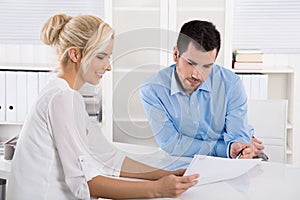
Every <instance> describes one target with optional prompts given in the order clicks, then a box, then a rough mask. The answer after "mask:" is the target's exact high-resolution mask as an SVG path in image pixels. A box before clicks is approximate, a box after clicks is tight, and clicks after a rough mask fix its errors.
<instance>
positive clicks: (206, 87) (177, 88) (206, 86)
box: [171, 65, 214, 95]
mask: <svg viewBox="0 0 300 200" xmlns="http://www.w3.org/2000/svg"><path fill="white" fill-rule="evenodd" d="M171 67H173V72H172V77H171V95H173V94H175V93H183V94H185V92H184V91H183V89H182V87H181V85H180V84H179V83H178V82H177V80H176V77H175V76H176V75H175V73H176V71H175V67H176V65H172V66H171ZM213 73H214V67H213V69H212V71H211V73H210V75H209V77H207V79H206V80H205V81H204V82H203V83H202V84H201V85H200V86H199V87H198V88H197V89H196V91H199V90H203V91H207V92H210V91H211V81H212V76H213Z"/></svg>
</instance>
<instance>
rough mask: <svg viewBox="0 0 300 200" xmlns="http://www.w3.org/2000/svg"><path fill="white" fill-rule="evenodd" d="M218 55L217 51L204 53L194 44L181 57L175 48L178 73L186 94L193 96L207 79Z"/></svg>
mask: <svg viewBox="0 0 300 200" xmlns="http://www.w3.org/2000/svg"><path fill="white" fill-rule="evenodd" d="M180 53H181V52H180ZM216 54H217V50H216V49H214V50H212V51H207V52H203V51H201V50H198V49H197V48H196V47H195V45H194V44H193V43H190V44H189V45H188V48H187V50H186V51H185V52H183V53H182V54H181V55H180V56H179V52H178V49H177V48H176V47H175V48H174V55H173V56H174V61H175V62H176V73H177V75H178V79H179V82H180V84H181V86H182V88H183V90H184V92H185V93H187V94H192V93H193V92H194V91H195V90H196V89H197V88H198V87H199V85H201V83H203V82H204V81H205V80H206V79H207V77H208V76H209V75H210V73H211V70H212V67H213V64H214V62H215V60H216Z"/></svg>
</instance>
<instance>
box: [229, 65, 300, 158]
mask: <svg viewBox="0 0 300 200" xmlns="http://www.w3.org/2000/svg"><path fill="white" fill-rule="evenodd" d="M234 72H235V73H237V74H241V73H242V74H244V75H245V74H248V75H250V76H251V75H252V74H255V75H257V74H264V75H267V76H268V94H267V96H268V98H267V99H266V100H264V101H255V100H251V99H249V115H248V116H249V118H250V119H249V121H250V124H251V123H252V122H253V123H254V124H252V125H254V129H255V134H256V135H257V137H260V136H261V137H262V140H263V141H264V142H265V145H266V147H267V148H268V151H269V152H268V153H269V154H270V155H272V156H273V157H275V158H274V159H273V160H274V161H278V162H286V163H289V164H294V163H295V162H296V160H297V159H298V157H299V155H298V154H297V151H296V150H295V147H296V146H297V141H296V140H295V139H294V138H296V137H297V135H296V131H295V126H297V124H295V123H294V119H295V115H298V113H295V111H294V106H295V103H296V102H295V98H296V93H297V90H296V88H297V86H296V85H295V69H294V68H292V67H287V66H265V67H264V69H263V70H234ZM284 102H286V103H284ZM284 107H286V111H284ZM261 110H263V111H264V112H262V111H261ZM284 116H286V118H284ZM279 119H280V120H279ZM284 124H285V126H284ZM279 125H280V128H278V127H277V128H278V129H277V130H276V129H274V127H275V126H279ZM255 126H257V127H255ZM282 126H284V127H285V128H284V129H282ZM257 129H258V130H257ZM256 130H257V131H258V133H256ZM279 130H280V131H279ZM266 134H267V135H266ZM271 160H272V159H271Z"/></svg>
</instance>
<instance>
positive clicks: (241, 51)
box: [234, 49, 263, 54]
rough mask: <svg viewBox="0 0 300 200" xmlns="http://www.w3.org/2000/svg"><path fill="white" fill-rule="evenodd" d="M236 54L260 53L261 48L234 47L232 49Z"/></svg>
mask: <svg viewBox="0 0 300 200" xmlns="http://www.w3.org/2000/svg"><path fill="white" fill-rule="evenodd" d="M234 53H236V54H262V53H263V52H262V50H261V49H236V50H234Z"/></svg>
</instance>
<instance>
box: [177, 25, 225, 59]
mask: <svg viewBox="0 0 300 200" xmlns="http://www.w3.org/2000/svg"><path fill="white" fill-rule="evenodd" d="M190 42H193V44H195V46H196V48H197V49H198V50H201V51H212V50H214V49H217V54H216V55H218V53H219V50H220V47H221V36H220V33H219V31H218V30H217V29H216V26H215V25H214V24H213V23H211V22H208V21H200V20H193V21H189V22H187V23H185V24H184V25H183V26H182V27H181V30H180V33H179V36H178V39H177V48H178V51H179V55H181V54H182V53H183V52H185V51H186V50H187V48H188V45H189V44H190Z"/></svg>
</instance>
